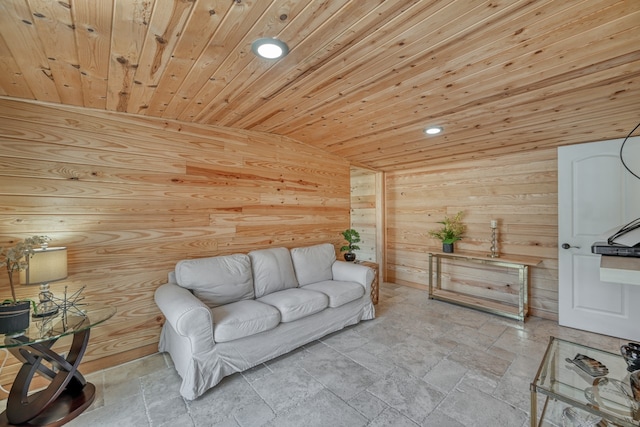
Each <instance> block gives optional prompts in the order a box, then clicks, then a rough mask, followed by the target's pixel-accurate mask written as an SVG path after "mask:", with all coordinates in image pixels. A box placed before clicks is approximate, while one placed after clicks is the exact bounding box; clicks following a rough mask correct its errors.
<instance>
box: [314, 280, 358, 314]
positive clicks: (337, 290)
mask: <svg viewBox="0 0 640 427" xmlns="http://www.w3.org/2000/svg"><path fill="white" fill-rule="evenodd" d="M304 290H312V291H317V292H321V293H323V294H325V295H326V296H327V297H328V298H329V307H331V308H336V307H340V306H341V305H344V304H346V303H348V302H351V301H355V300H357V299H359V298H362V297H363V296H364V286H362V285H361V284H359V283H356V282H342V281H339V280H325V281H323V282H318V283H312V284H311V285H307V286H305V287H304Z"/></svg>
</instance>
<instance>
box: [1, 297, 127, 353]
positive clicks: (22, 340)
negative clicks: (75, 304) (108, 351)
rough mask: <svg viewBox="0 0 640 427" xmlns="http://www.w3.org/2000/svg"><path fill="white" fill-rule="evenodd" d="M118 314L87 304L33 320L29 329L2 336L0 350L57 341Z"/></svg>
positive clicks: (113, 310) (99, 306) (102, 306)
mask: <svg viewBox="0 0 640 427" xmlns="http://www.w3.org/2000/svg"><path fill="white" fill-rule="evenodd" d="M115 313H116V308H115V307H112V306H110V305H104V304H86V305H84V306H82V307H80V308H79V309H76V308H74V309H73V310H67V311H66V312H59V313H57V314H54V315H52V316H47V317H40V318H31V321H30V322H29V323H30V324H29V328H28V329H26V330H24V331H20V332H15V333H11V334H0V348H10V347H19V346H23V345H29V344H36V343H39V342H44V341H51V340H56V339H58V338H61V337H64V336H66V335H72V334H75V333H78V332H81V331H84V330H87V329H90V328H92V327H94V326H96V325H99V324H100V323H102V322H104V321H105V320H107V319H109V318H111V317H112V316H113V315H114V314H115Z"/></svg>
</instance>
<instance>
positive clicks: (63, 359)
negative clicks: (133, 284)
mask: <svg viewBox="0 0 640 427" xmlns="http://www.w3.org/2000/svg"><path fill="white" fill-rule="evenodd" d="M115 313H116V308H115V307H111V306H108V305H98V304H86V305H85V306H83V307H82V309H80V310H73V311H68V312H66V311H65V312H63V313H58V314H55V315H53V316H49V317H42V318H34V319H32V320H31V322H30V323H31V324H30V326H29V328H28V329H26V330H24V331H21V332H16V333H13V334H0V337H2V338H3V339H2V340H0V348H6V349H8V350H9V351H10V352H11V353H12V354H13V355H14V356H15V357H16V358H17V359H18V360H19V361H21V362H22V367H21V368H20V370H19V371H18V374H17V375H16V378H15V380H14V381H13V385H12V386H11V390H10V392H9V397H8V399H7V409H6V410H5V411H4V412H2V413H1V414H0V427H3V426H11V425H29V426H61V425H63V424H65V423H67V422H68V421H70V420H72V419H73V418H75V417H77V416H78V415H80V414H81V413H82V412H83V411H84V410H85V409H87V408H88V407H89V406H90V405H91V403H92V402H93V400H94V398H95V392H96V389H95V386H94V385H93V384H91V383H89V382H87V381H86V380H85V379H84V377H83V376H82V374H81V373H80V371H78V366H79V365H80V361H81V360H82V357H83V356H84V353H85V351H86V349H87V345H88V343H89V332H90V331H91V328H93V327H94V326H97V325H99V324H101V323H103V322H104V321H106V320H108V319H109V318H111V317H112V316H113V315H114V314H115ZM65 336H71V337H72V342H71V344H70V347H69V349H68V351H66V352H64V353H62V354H60V353H58V352H56V351H54V350H53V345H54V344H55V343H56V341H58V339H60V338H62V337H65ZM65 354H66V356H65ZM36 373H38V374H39V375H40V376H42V377H44V378H45V379H47V380H48V381H49V385H48V386H47V387H46V388H45V389H44V390H40V391H36V392H31V391H30V390H29V388H30V385H31V383H32V379H33V377H34V375H35V374H36Z"/></svg>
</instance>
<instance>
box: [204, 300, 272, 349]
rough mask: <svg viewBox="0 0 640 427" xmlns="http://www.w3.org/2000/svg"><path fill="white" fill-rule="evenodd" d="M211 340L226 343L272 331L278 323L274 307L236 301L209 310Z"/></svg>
mask: <svg viewBox="0 0 640 427" xmlns="http://www.w3.org/2000/svg"><path fill="white" fill-rule="evenodd" d="M211 313H212V314H213V323H214V328H213V339H214V340H215V341H216V342H227V341H233V340H237V339H239V338H243V337H248V336H249V335H254V334H257V333H260V332H264V331H268V330H269V329H273V328H275V327H276V326H278V324H279V323H280V312H279V311H278V310H276V308H275V307H273V306H271V305H268V304H263V303H261V302H258V301H255V300H243V301H237V302H234V303H231V304H226V305H221V306H219V307H216V308H214V309H212V310H211Z"/></svg>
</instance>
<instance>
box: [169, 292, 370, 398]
mask: <svg viewBox="0 0 640 427" xmlns="http://www.w3.org/2000/svg"><path fill="white" fill-rule="evenodd" d="M373 318H375V309H374V307H373V304H372V302H371V299H370V298H369V296H368V295H365V296H364V297H363V298H361V299H359V300H356V301H352V302H350V303H347V304H345V305H342V306H340V307H336V308H327V309H325V310H323V311H321V312H320V313H316V314H313V315H311V316H307V317H305V318H302V319H298V320H296V321H293V322H289V323H280V324H279V325H278V326H276V327H275V328H274V329H271V330H268V331H265V332H261V333H259V334H255V335H251V336H249V337H245V338H241V339H238V340H234V341H230V342H224V343H216V344H215V345H214V346H213V348H211V349H209V350H207V351H203V352H201V353H199V354H193V353H192V352H191V349H192V348H193V346H192V345H191V343H190V342H189V340H188V338H186V337H183V336H180V335H178V334H177V333H176V332H175V331H174V330H173V328H172V327H171V326H170V325H169V324H168V323H165V324H164V326H163V327H162V332H161V334H160V343H159V350H160V351H161V352H168V353H169V355H170V356H171V359H172V360H173V363H174V365H175V368H176V371H177V372H178V374H179V375H180V377H182V384H181V386H180V394H181V395H182V396H183V397H184V398H185V399H188V400H193V399H196V398H198V397H199V396H201V395H202V394H203V393H204V392H205V391H207V390H208V389H210V388H211V387H214V386H215V385H216V384H218V383H219V382H220V381H221V380H222V379H223V378H224V377H226V376H228V375H231V374H234V373H236V372H242V371H245V370H247V369H250V368H252V367H254V366H257V365H259V364H261V363H264V362H266V361H269V360H271V359H274V358H276V357H278V356H282V355H283V354H286V353H289V352H290V351H292V350H295V349H296V348H298V347H300V346H302V345H305V344H308V343H310V342H312V341H315V340H317V339H319V338H322V337H324V336H326V335H328V334H330V333H332V332H336V331H339V330H340V329H343V328H345V327H346V326H350V325H355V324H357V323H359V322H360V321H361V320H370V319H373Z"/></svg>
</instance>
